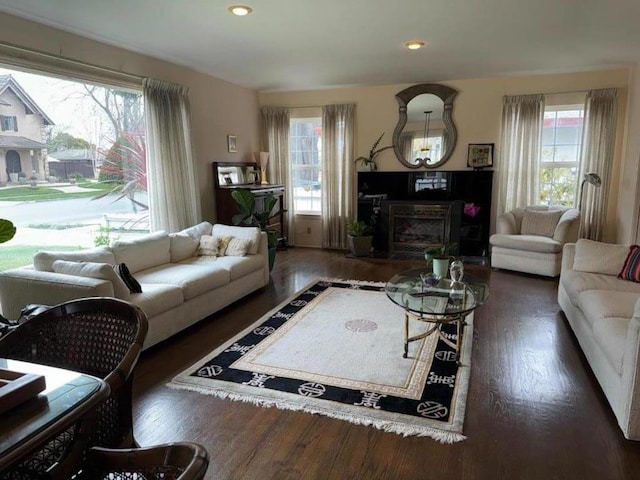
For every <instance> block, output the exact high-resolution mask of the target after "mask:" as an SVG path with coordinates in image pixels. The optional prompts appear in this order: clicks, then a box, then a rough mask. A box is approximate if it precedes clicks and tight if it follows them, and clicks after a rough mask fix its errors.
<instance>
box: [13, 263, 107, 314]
mask: <svg viewBox="0 0 640 480" xmlns="http://www.w3.org/2000/svg"><path fill="white" fill-rule="evenodd" d="M113 296H114V294H113V285H112V284H111V282H109V281H108V280H100V279H96V278H88V277H76V276H74V275H64V274H61V273H53V272H43V271H40V270H32V269H29V268H16V269H13V270H6V271H4V272H0V309H2V314H3V315H4V316H5V317H7V318H9V319H11V320H17V319H18V317H19V316H20V311H21V310H22V309H23V308H24V306H25V305H27V304H29V303H40V304H43V305H57V304H59V303H62V302H66V301H69V300H75V299H77V298H86V297H113Z"/></svg>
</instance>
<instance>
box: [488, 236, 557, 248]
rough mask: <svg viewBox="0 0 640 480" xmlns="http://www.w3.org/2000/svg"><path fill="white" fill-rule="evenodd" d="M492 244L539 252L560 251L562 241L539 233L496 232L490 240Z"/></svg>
mask: <svg viewBox="0 0 640 480" xmlns="http://www.w3.org/2000/svg"><path fill="white" fill-rule="evenodd" d="M489 241H490V242H491V245H495V246H498V247H503V248H511V249H513V250H526V251H528V252H539V253H560V252H561V251H562V243H560V242H558V241H557V240H554V239H553V238H550V237H544V236H539V235H504V234H501V233H494V234H493V235H491V239H490V240H489Z"/></svg>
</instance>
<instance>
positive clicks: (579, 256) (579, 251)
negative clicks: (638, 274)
mask: <svg viewBox="0 0 640 480" xmlns="http://www.w3.org/2000/svg"><path fill="white" fill-rule="evenodd" d="M628 253H629V246H628V245H615V244H612V243H602V242H594V241H593V240H587V239H585V238H581V239H579V240H578V241H577V242H576V254H575V257H574V259H573V269H574V270H577V271H579V272H590V273H603V274H605V275H618V274H619V273H620V270H621V269H622V265H623V264H624V261H625V259H626V258H627V254H628Z"/></svg>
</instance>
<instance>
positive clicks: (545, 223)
mask: <svg viewBox="0 0 640 480" xmlns="http://www.w3.org/2000/svg"><path fill="white" fill-rule="evenodd" d="M563 213H564V212H563V211H562V210H556V211H548V212H542V211H538V210H532V209H529V208H526V209H525V210H524V214H523V215H522V227H521V228H520V233H521V234H522V235H540V236H543V237H553V233H554V232H555V231H556V226H557V225H558V221H559V220H560V217H561V216H562V214H563Z"/></svg>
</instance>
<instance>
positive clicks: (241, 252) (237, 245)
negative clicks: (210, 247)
mask: <svg viewBox="0 0 640 480" xmlns="http://www.w3.org/2000/svg"><path fill="white" fill-rule="evenodd" d="M250 246H251V240H249V239H247V238H234V237H232V238H231V240H230V241H229V245H227V249H226V250H225V252H224V254H225V255H228V256H230V257H244V256H245V255H246V254H247V252H248V251H249V247H250Z"/></svg>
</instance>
